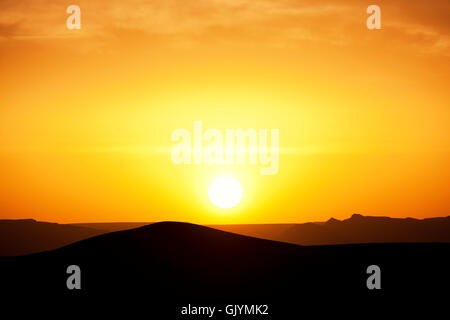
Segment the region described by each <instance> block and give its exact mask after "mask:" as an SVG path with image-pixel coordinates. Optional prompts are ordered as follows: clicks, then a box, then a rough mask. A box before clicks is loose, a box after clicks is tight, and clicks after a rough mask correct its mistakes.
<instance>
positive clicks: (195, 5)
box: [0, 0, 450, 55]
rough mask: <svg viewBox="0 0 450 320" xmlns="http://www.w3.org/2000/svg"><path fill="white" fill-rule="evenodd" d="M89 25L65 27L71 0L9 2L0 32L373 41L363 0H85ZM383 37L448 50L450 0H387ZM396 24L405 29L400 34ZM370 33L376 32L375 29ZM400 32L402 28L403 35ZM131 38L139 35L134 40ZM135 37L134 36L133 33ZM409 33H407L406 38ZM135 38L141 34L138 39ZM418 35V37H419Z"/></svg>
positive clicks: (173, 41)
mask: <svg viewBox="0 0 450 320" xmlns="http://www.w3.org/2000/svg"><path fill="white" fill-rule="evenodd" d="M74 3H76V4H78V5H79V6H80V7H81V12H82V30H81V31H77V32H76V33H75V32H72V33H71V31H69V30H66V29H65V20H66V18H67V14H66V12H65V9H66V7H67V6H68V3H67V2H66V1H61V0H56V1H55V0H15V1H12V0H3V1H2V2H0V8H1V10H2V15H1V16H0V37H3V38H5V39H22V40H24V39H27V38H29V39H33V38H39V39H45V38H46V39H52V38H54V39H58V38H64V37H70V36H73V35H76V36H77V37H85V38H95V41H96V43H98V45H99V46H102V47H105V46H107V45H108V42H109V41H112V42H113V45H115V44H116V41H117V40H118V39H119V40H120V41H123V42H127V41H128V42H130V41H131V42H133V41H134V40H135V41H136V43H138V42H139V39H138V37H141V39H142V40H143V41H144V40H149V39H150V41H154V44H155V45H169V46H189V45H191V46H195V45H198V44H201V43H207V44H211V43H214V44H225V45H235V46H240V45H246V44H249V43H253V44H257V45H259V46H267V47H271V46H272V47H283V46H292V45H297V46H298V47H301V46H302V44H303V43H304V42H312V43H324V44H327V45H331V46H342V45H351V44H354V43H361V42H363V41H367V40H365V39H364V37H362V38H361V32H362V31H367V30H364V26H365V19H366V13H365V8H366V7H367V3H366V2H365V1H362V0H350V1H346V2H345V3H342V2H340V1H332V0H323V1H312V0H278V1H273V0H196V1H184V0H183V1H182V0H154V1H145V0H129V1H127V2H124V1H119V0H109V1H100V0H77V1H74ZM379 5H380V7H381V10H382V25H383V26H384V29H385V30H383V32H384V33H383V36H384V37H386V39H389V37H395V39H396V41H399V45H400V46H404V47H408V46H410V47H411V48H412V49H414V50H416V48H417V47H421V49H420V50H421V52H423V53H430V54H443V55H448V50H449V37H448V32H449V24H448V19H449V15H450V5H449V4H448V1H446V0H437V1H433V2H432V3H425V2H423V1H418V0H415V1H406V0H402V1H397V2H396V3H395V4H394V3H392V2H389V1H384V0H380V1H379ZM390 30H394V31H395V32H398V33H400V34H401V35H402V36H401V37H398V36H396V35H392V34H390V33H389V31H390ZM367 32H368V31H367ZM395 32H394V33H395ZM130 37H131V39H129V38H130ZM133 37H134V38H133ZM402 37H403V38H402ZM133 39H134V40H133ZM411 40H413V41H411Z"/></svg>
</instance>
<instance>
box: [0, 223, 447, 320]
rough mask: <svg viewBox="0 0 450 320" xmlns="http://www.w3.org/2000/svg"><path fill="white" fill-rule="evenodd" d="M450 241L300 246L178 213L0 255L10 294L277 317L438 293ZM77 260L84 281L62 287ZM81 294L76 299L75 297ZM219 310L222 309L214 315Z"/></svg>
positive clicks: (167, 315) (166, 311) (171, 314)
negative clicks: (375, 285)
mask: <svg viewBox="0 0 450 320" xmlns="http://www.w3.org/2000/svg"><path fill="white" fill-rule="evenodd" d="M449 249H450V244H449V243H397V244H392V243H391V244H389V243H383V244H360V245H337V246H309V247H306V246H298V245H293V244H287V243H282V242H275V241H270V240H262V239H256V238H251V237H247V236H242V235H237V234H232V233H228V232H224V231H219V230H215V229H212V228H208V227H204V226H198V225H192V224H186V223H176V222H163V223H155V224H152V225H149V226H144V227H141V228H137V229H132V230H126V231H119V232H113V233H108V234H103V235H100V236H96V237H93V238H90V239H86V240H82V241H79V242H77V243H74V244H71V245H68V246H65V247H63V248H59V249H56V250H52V251H48V252H43V253H39V254H32V255H27V256H21V257H3V258H0V268H1V271H2V274H3V275H8V277H4V279H3V280H2V290H4V291H5V292H7V293H8V294H9V296H10V297H13V296H15V295H19V296H20V297H21V299H24V295H29V296H31V297H34V299H36V298H37V297H38V298H39V299H44V300H48V301H55V300H49V299H58V301H60V300H64V299H66V302H67V301H68V303H74V302H75V301H76V305H77V307H80V306H83V305H84V304H85V303H87V304H89V301H96V303H100V302H99V301H105V303H111V301H116V300H118V301H120V303H122V305H123V306H131V305H134V304H135V303H136V301H142V300H145V301H146V303H148V304H150V305H151V306H152V312H154V313H155V314H160V315H162V316H160V317H159V318H158V319H175V318H176V317H177V316H178V315H179V308H180V305H187V304H189V303H203V304H206V303H215V304H224V305H225V304H233V303H257V304H269V305H270V306H271V310H272V314H273V315H277V316H274V317H273V318H274V319H283V318H282V315H293V314H297V312H298V311H296V308H297V307H298V302H299V301H301V302H302V304H304V305H305V307H306V306H307V305H308V303H313V302H317V301H320V302H323V303H325V302H326V301H363V302H364V301H366V302H368V303H375V304H378V303H382V302H386V303H389V301H393V300H392V299H394V300H395V299H397V300H398V298H399V297H401V296H402V297H405V296H408V297H409V296H414V297H423V298H425V297H436V298H439V296H440V291H439V289H440V288H446V286H448V285H449V284H450V282H449V276H448V269H449V267H450V264H449V262H448V259H447V257H446V253H448V252H449ZM72 264H76V265H79V266H80V268H81V270H82V289H81V290H79V291H78V290H72V291H71V290H68V289H67V288H66V278H67V276H68V275H67V274H66V268H67V267H68V266H69V265H72ZM372 264H376V265H379V266H380V268H381V270H382V290H368V289H367V287H366V279H367V277H368V275H367V274H366V269H367V267H368V266H369V265H372ZM74 298H77V300H73V299H74ZM219 318H220V317H219Z"/></svg>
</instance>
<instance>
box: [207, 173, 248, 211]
mask: <svg viewBox="0 0 450 320" xmlns="http://www.w3.org/2000/svg"><path fill="white" fill-rule="evenodd" d="M208 195H209V199H210V200H211V202H212V203H213V204H214V205H215V206H217V207H219V208H222V209H228V208H232V207H234V206H236V205H238V204H239V202H241V199H242V187H241V184H240V183H239V181H237V180H236V179H235V178H233V177H231V176H220V177H217V178H215V179H214V180H213V181H212V182H211V185H210V186H209V190H208Z"/></svg>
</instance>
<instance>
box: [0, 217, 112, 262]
mask: <svg viewBox="0 0 450 320" xmlns="http://www.w3.org/2000/svg"><path fill="white" fill-rule="evenodd" d="M105 232H106V231H105V230H96V229H92V228H86V227H78V226H72V225H63V224H58V223H49V222H38V221H36V220H33V219H25V220H0V256H17V255H24V254H30V253H35V252H42V251H46V250H53V249H56V248H59V247H62V246H65V245H67V244H70V243H74V242H76V241H79V240H82V239H86V238H90V237H93V236H96V235H99V234H102V233H105Z"/></svg>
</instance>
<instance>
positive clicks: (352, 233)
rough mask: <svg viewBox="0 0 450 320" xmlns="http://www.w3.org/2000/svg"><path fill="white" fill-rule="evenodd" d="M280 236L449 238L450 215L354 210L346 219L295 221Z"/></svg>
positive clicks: (305, 240)
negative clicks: (426, 216) (389, 214)
mask: <svg viewBox="0 0 450 320" xmlns="http://www.w3.org/2000/svg"><path fill="white" fill-rule="evenodd" d="M277 240H279V241H285V242H291V243H296V244H302V245H327V244H352V243H379V242H450V217H444V218H429V219H423V220H418V219H412V218H406V219H399V218H389V217H365V216H362V215H360V214H354V215H352V216H351V217H350V218H349V219H345V220H343V221H339V220H337V219H334V218H331V219H330V220H328V221H327V222H326V223H320V224H319V223H305V224H298V225H293V226H291V227H290V228H288V229H287V230H285V231H284V232H282V233H281V234H280V235H278V237H277Z"/></svg>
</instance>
